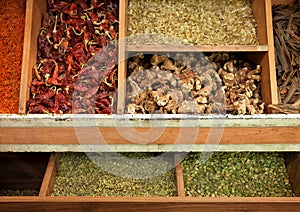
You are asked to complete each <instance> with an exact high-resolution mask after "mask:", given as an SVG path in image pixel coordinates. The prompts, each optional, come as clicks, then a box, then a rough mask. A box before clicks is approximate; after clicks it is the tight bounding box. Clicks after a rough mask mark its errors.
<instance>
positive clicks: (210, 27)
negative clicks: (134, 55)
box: [127, 0, 259, 45]
mask: <svg viewBox="0 0 300 212" xmlns="http://www.w3.org/2000/svg"><path fill="white" fill-rule="evenodd" d="M256 27H257V24H256V21H255V19H254V16H253V12H252V5H251V0H230V1H228V0H209V1H207V0H181V1H176V0H144V1H139V0H129V2H128V28H127V32H128V35H129V36H133V37H132V39H131V38H130V37H129V40H128V41H129V43H130V44H152V45H159V44H169V45H180V44H189V45H235V44H236V45H239V44H240V45H257V44H258V43H259V42H258V37H257V34H256Z"/></svg>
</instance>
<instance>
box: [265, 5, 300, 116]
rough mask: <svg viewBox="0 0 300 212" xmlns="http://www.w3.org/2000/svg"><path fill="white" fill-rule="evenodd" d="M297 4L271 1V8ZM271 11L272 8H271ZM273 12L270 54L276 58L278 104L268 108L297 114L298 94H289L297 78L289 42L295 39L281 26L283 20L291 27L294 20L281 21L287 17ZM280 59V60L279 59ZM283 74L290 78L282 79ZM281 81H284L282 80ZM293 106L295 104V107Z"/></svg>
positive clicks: (277, 111)
mask: <svg viewBox="0 0 300 212" xmlns="http://www.w3.org/2000/svg"><path fill="white" fill-rule="evenodd" d="M297 4H298V6H300V1H299V0H272V6H277V5H291V6H292V5H297ZM272 10H273V8H272ZM276 10H278V9H275V11H276ZM275 11H274V10H273V13H272V15H274V16H276V17H277V21H274V20H275V19H274V16H272V17H271V20H272V24H273V32H272V33H273V35H274V42H273V43H272V44H271V45H272V46H274V47H272V48H274V52H273V53H272V54H275V57H274V58H276V64H275V65H276V72H277V73H276V76H277V80H278V81H277V83H278V85H277V86H278V96H279V97H278V103H279V104H278V105H276V104H275V105H272V106H270V107H271V108H273V109H274V113H284V114H299V111H300V110H299V107H298V106H297V103H296V101H297V97H298V94H296V93H297V90H296V92H295V93H294V94H293V92H292V93H290V91H291V90H292V91H293V90H294V89H293V88H292V87H293V86H292V84H293V83H292V81H294V80H296V78H297V77H296V76H297V72H296V69H297V59H298V58H296V57H295V56H294V55H293V50H292V49H291V47H290V45H289V42H293V40H297V39H296V38H291V39H290V38H289V35H288V33H289V32H288V28H285V26H284V24H283V23H284V21H283V20H285V23H286V26H292V25H294V20H295V18H294V19H293V21H292V19H290V20H287V19H288V18H285V19H283V17H287V15H286V14H284V13H283V14H282V15H281V14H280V12H279V11H277V12H275ZM282 11H283V10H282ZM294 13H295V14H296V13H297V12H294ZM280 16H282V18H281V19H278V18H280ZM288 21H290V23H289V24H287V22H288ZM275 23H276V25H277V24H278V26H274V24H275ZM281 23H282V24H281ZM296 27H297V26H296ZM280 28H283V29H282V30H283V31H282V32H280V31H281V29H280ZM293 31H295V30H291V32H293ZM298 31H299V26H298ZM279 32H280V33H281V34H282V35H281V36H280V35H278V36H276V33H279ZM295 32H296V31H295ZM281 37H282V38H281ZM289 40H290V41H289ZM283 42H284V43H285V45H283V44H281V43H283ZM276 46H278V47H279V48H278V49H277V51H276V49H275V48H276ZM281 46H282V48H281ZM296 47H297V46H296ZM286 52H289V53H286ZM296 52H297V53H299V51H296ZM286 54H290V56H288V55H286ZM279 55H281V56H279ZM285 57H286V58H291V59H285ZM280 58H282V59H280ZM293 58H294V59H293ZM289 61H290V62H289ZM293 61H296V64H293V63H295V62H293ZM278 66H280V67H281V68H279V67H278ZM286 66H288V68H286ZM293 70H294V71H295V72H294V73H295V74H292V75H293V76H292V75H291V73H292V72H293ZM283 73H284V75H290V76H288V77H286V78H284V76H283V75H282V74H283ZM292 78H293V79H292ZM298 78H299V76H298ZM282 79H284V80H282ZM287 82H288V83H287ZM295 82H296V81H295ZM295 86H296V88H297V84H295ZM294 88H295V87H294ZM285 90H287V91H286V93H285V92H284V91H285ZM290 94H292V95H290ZM286 97H288V98H287V99H286ZM290 97H291V98H290ZM293 98H294V99H293ZM288 99H289V100H288ZM292 99H293V100H292ZM293 104H295V106H294V105H293Z"/></svg>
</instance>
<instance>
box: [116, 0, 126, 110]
mask: <svg viewBox="0 0 300 212" xmlns="http://www.w3.org/2000/svg"><path fill="white" fill-rule="evenodd" d="M119 1H120V2H119V57H118V62H119V65H118V93H117V100H118V102H117V114H123V113H124V108H125V98H126V65H127V64H126V53H125V49H126V34H127V33H126V30H127V27H126V25H127V4H128V1H127V0H119Z"/></svg>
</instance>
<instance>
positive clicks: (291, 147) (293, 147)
mask: <svg viewBox="0 0 300 212" xmlns="http://www.w3.org/2000/svg"><path fill="white" fill-rule="evenodd" d="M169 151H171V152H203V151H204V152H210V151H213V152H221V151H226V152H237V151H238V152H240V151H246V152H300V144H283V145H281V144H276V145H275V144H238V145H230V144H229V145H217V146H211V145H202V144H197V145H166V144H162V145H156V144H153V145H137V144H129V145H127V144H120V145H109V148H107V146H105V147H104V148H103V147H102V146H101V145H84V146H82V145H44V144H18V145H15V144H0V152H169Z"/></svg>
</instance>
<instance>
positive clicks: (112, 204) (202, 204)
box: [0, 197, 300, 212]
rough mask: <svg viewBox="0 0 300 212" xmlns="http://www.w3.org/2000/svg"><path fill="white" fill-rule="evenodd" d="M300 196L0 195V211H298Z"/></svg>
mask: <svg viewBox="0 0 300 212" xmlns="http://www.w3.org/2000/svg"><path fill="white" fill-rule="evenodd" d="M299 208H300V198H259V197H258V198H180V197H170V198H163V197H157V198H156V197H155V198H152V197H147V198H135V197H125V198H121V197H109V198H103V197H51V198H49V197H46V198H41V197H38V198H28V197H26V198H25V197H23V198H21V197H20V198H16V197H13V198H8V197H7V198H0V210H1V211H2V212H6V211H10V212H15V211H16V212H19V211H30V212H35V211H36V212H39V211H105V212H110V211H114V212H115V211H124V209H125V210H126V211H176V212H180V211H190V212H192V211H195V212H198V211H202V210H203V211H208V212H211V211H249V212H251V211H253V212H254V211H255V212H256V211H275V212H276V211H278V212H281V211H299Z"/></svg>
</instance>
